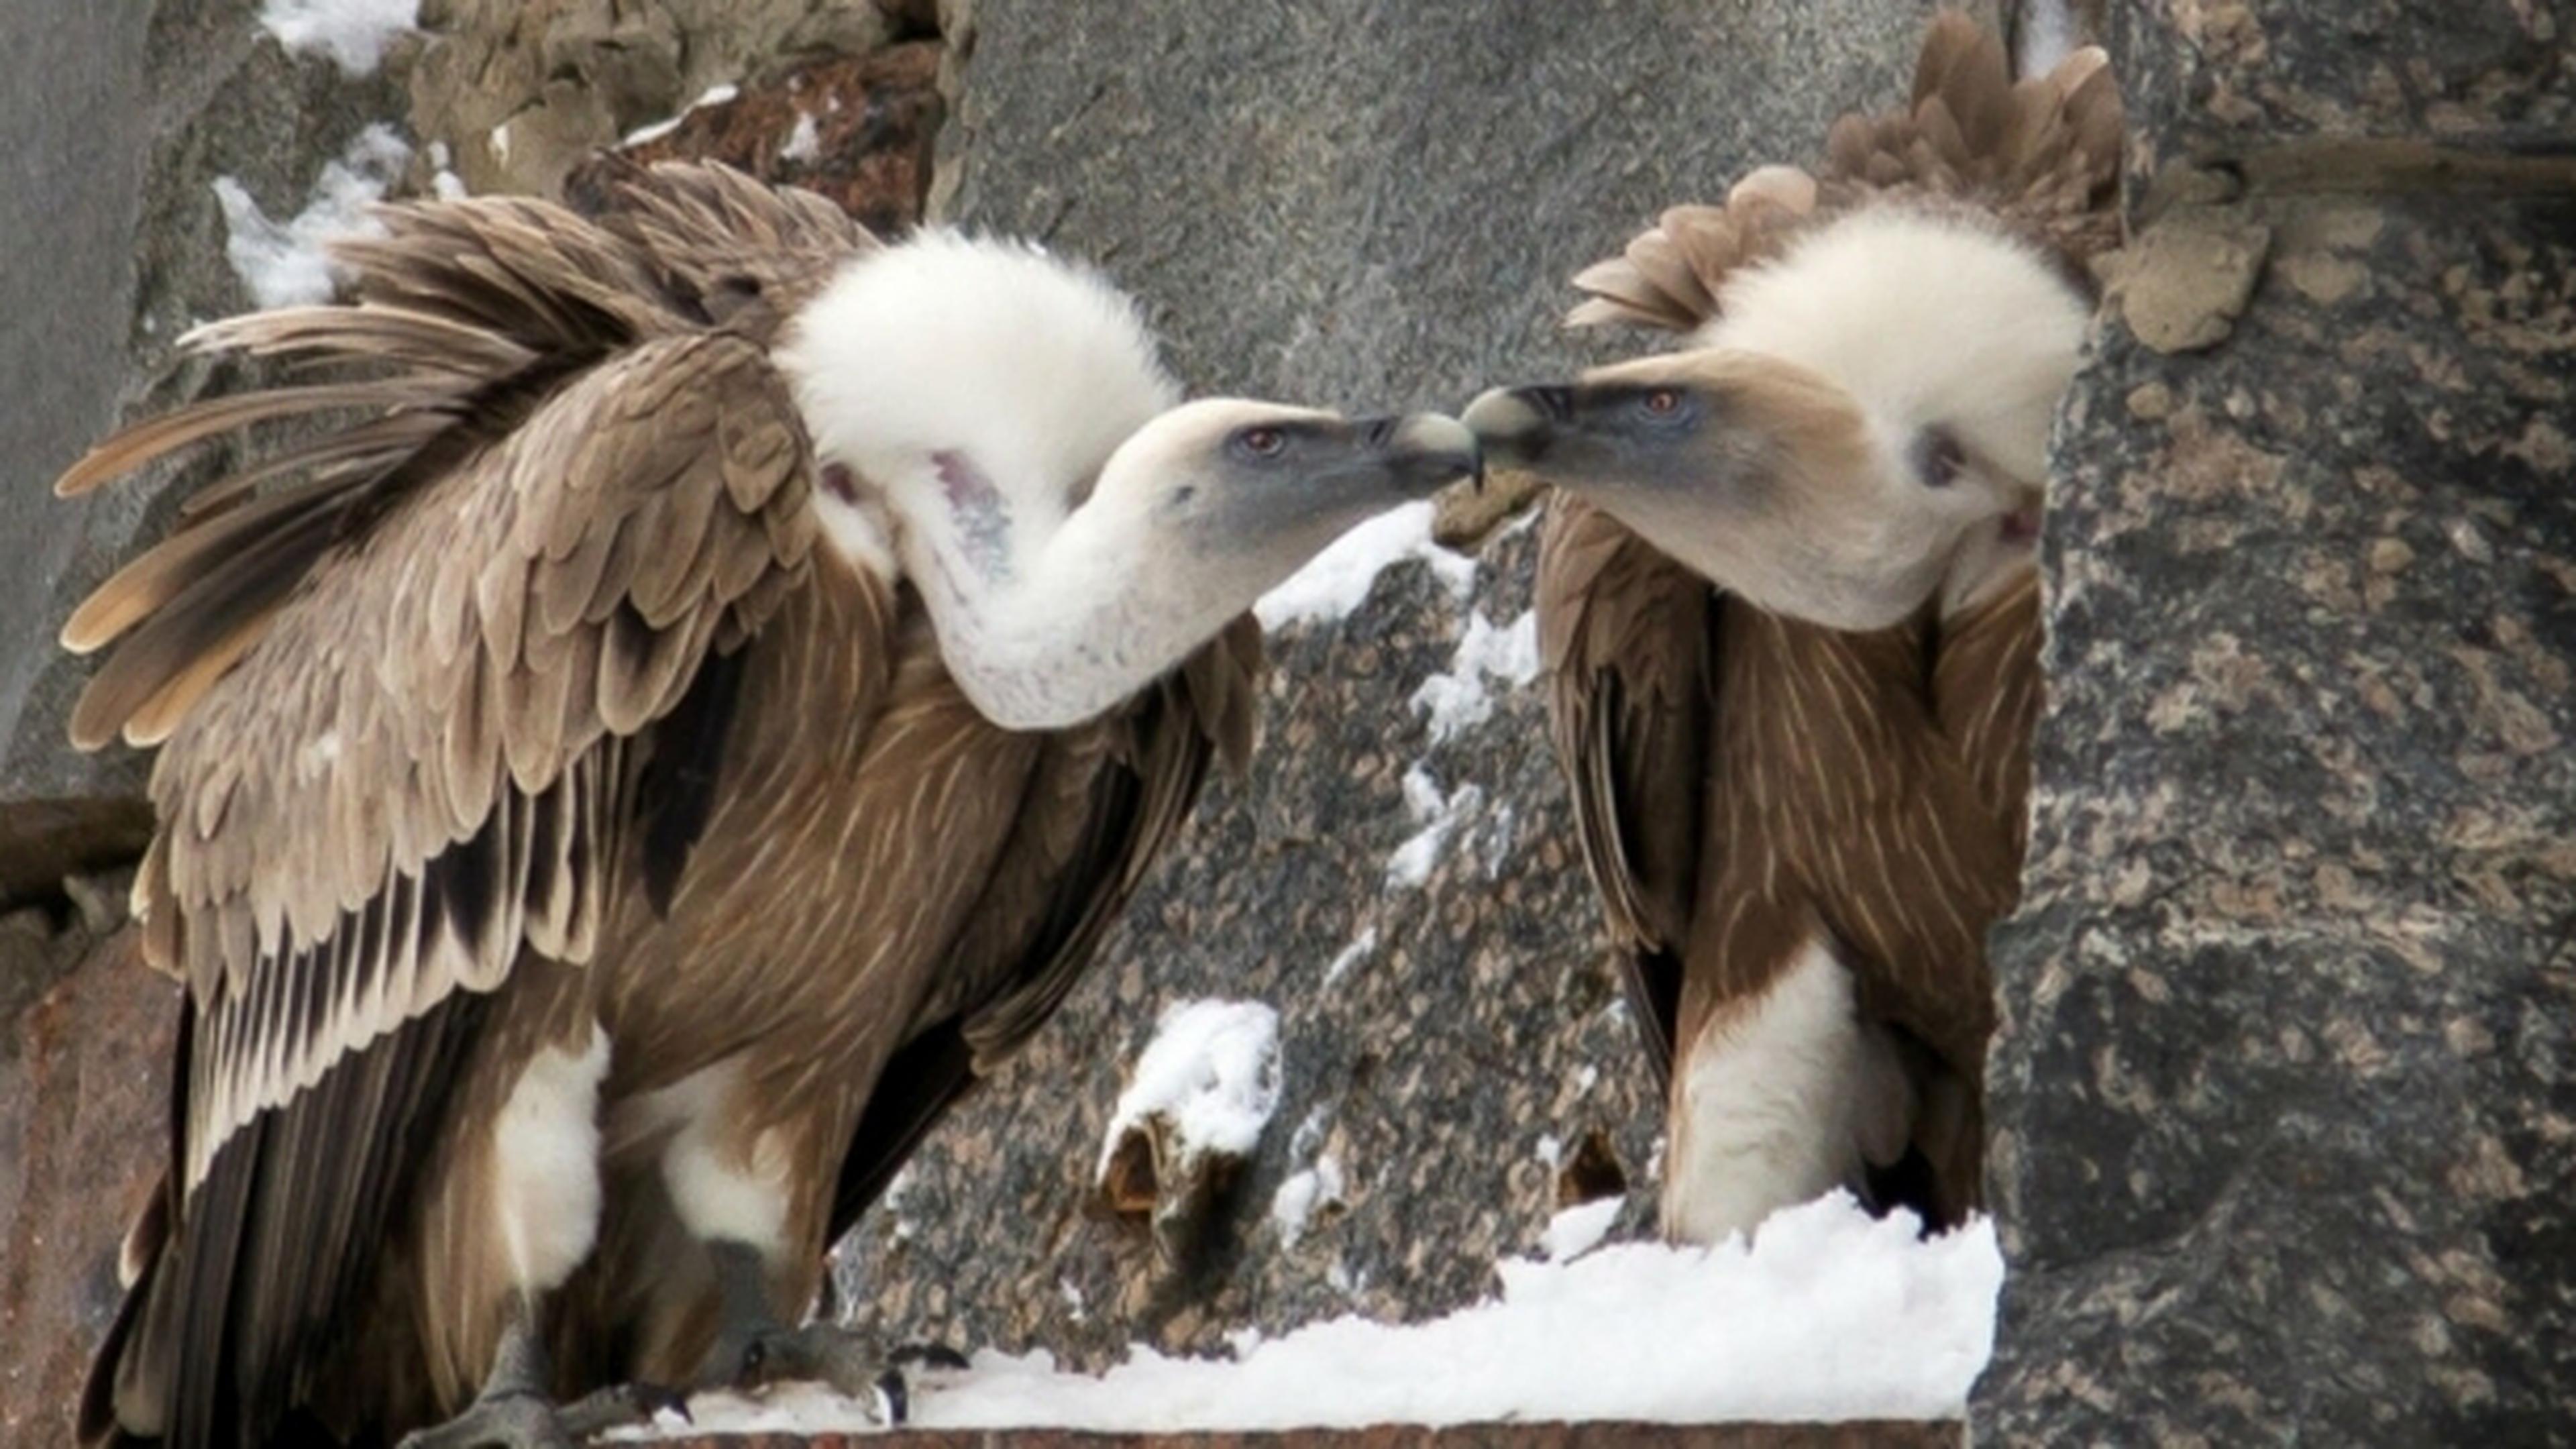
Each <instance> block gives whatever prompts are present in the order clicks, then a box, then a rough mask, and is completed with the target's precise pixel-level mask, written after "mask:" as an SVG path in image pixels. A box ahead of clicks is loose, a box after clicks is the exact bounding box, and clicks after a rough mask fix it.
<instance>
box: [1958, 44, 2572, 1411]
mask: <svg viewBox="0 0 2576 1449" xmlns="http://www.w3.org/2000/svg"><path fill="white" fill-rule="evenodd" d="M2222 8H2223V9H2225V10H2226V11H2228V12H2230V14H2231V16H2232V18H2231V19H2229V20H2228V21H2227V22H2226V24H2225V26H2224V27H2222V28H2221V29H2218V30H2212V29H2207V28H2199V27H2203V26H2216V25H2217V24H2218V22H2217V21H2216V20H2214V19H2211V18H2210V15H2211V14H2214V12H2215V11H2216V10H2217V9H2222ZM2521 14H2522V17H2523V18H2522V19H2521V20H2519V21H2518V20H2516V19H2515V18H2514V17H2513V16H2512V15H2509V14H2508V13H2507V8H2506V7H2491V8H2485V9H2478V10H2476V11H2475V13H2474V14H2472V13H2469V12H2467V11H2463V10H2462V9H2461V7H2455V6H2447V5H2442V6H2434V5H2405V6H2400V5H2369V6H2360V7H2352V8H2351V11H2350V13H2348V14H2343V15H2341V16H2340V18H2326V17H2323V16H2321V15H2318V14H2316V13H2314V12H2311V11H2309V10H2307V9H2306V8H2305V7H2293V6H2289V5H2254V6H2231V7H2204V14H2203V15H2202V16H2201V17H2200V18H2199V19H2198V20H2188V21H2187V20H2185V19H2182V18H2172V19H2168V18H2164V17H2161V16H2158V15H2153V14H2150V13H2148V12H2147V11H2145V10H2143V9H2140V8H2137V7H2127V8H2124V9H2123V10H2122V11H2121V12H2120V17H2119V19H2118V21H2117V22H2116V26H2115V31H2114V40H2115V43H2116V46H2117V49H2116V51H2115V56H2116V58H2117V60H2118V63H2119V64H2120V65H2121V67H2122V73H2123V74H2124V76H2129V77H2133V78H2134V79H2133V80H2132V83H2131V84H2132V91H2131V94H2132V95H2133V97H2135V99H2134V101H2133V114H2134V115H2136V116H2139V117H2142V118H2144V119H2145V120H2146V121H2147V126H2146V130H2145V136H2146V142H2147V146H2148V148H2149V157H2148V159H2149V162H2150V165H2151V167H2152V168H2153V170H2152V174H2151V175H2150V176H2148V177H2142V178H2141V179H2142V180H2147V181H2149V182H2150V183H2151V184H2149V185H2147V186H2144V187H2141V188H2140V191H2141V193H2142V194H2146V195H2150V196H2154V197H2157V198H2163V197H2167V196H2172V197H2178V198H2185V199H2181V200H2178V201H2176V202H2175V203H2174V204H2173V205H2170V206H2167V207H2165V208H2164V209H2163V210H2162V211H2160V212H2156V213H2153V215H2152V220H2151V222H2150V224H2149V226H2148V230H2147V231H2146V232H2145V234H2144V238H2142V239H2143V240H2146V241H2148V242H2149V243H2150V245H2148V246H2143V247H2141V248H2138V249H2136V250H2137V251H2139V252H2140V253H2142V254H2152V253H2155V252H2157V251H2159V250H2164V251H2171V250H2172V249H2171V248H2158V247H2156V246H2154V245H2153V244H2152V243H2153V241H2154V239H2156V238H2158V237H2159V236H2169V235H2172V234H2174V233H2176V232H2182V233H2186V234H2189V233H2195V232H2197V233H2203V234H2207V233H2210V232H2212V231H2230V230H2231V229H2232V234H2234V235H2236V236H2238V237H2240V238H2243V237H2248V236H2252V237H2260V238H2263V239H2264V240H2265V241H2267V242H2268V251H2267V252H2264V253H2258V254H2257V256H2256V257H2255V262H2256V263H2257V264H2258V265H2259V267H2260V276H2259V278H2258V279H2257V281H2256V284H2255V286H2254V288H2253V291H2252V293H2251V297H2250V303H2249V305H2247V306H2246V308H2245V310H2244V313H2243V315H2242V316H2241V317H2238V318H2236V319H2235V320H2234V321H2233V323H2232V324H2229V325H2223V326H2220V327H2218V328H2217V329H2216V333H2217V335H2216V336H2213V337H2209V338H2207V339H2205V341H2206V343H2207V345H2208V349H2209V350H2206V351H2188V350H2176V351H2173V352H2171V353H2164V352H2159V351H2156V350H2154V349H2152V348H2149V347H2147V346H2144V345H2141V342H2140V340H2139V334H2138V333H2137V332H2135V331H2133V330H2132V327H2131V326H2130V325H2124V324H2123V323H2121V322H2118V321H2116V320H2115V321H2113V322H2111V323H2110V324H2108V325H2107V326H2106V327H2105V329H2104V331H2103V334H2102V336H2101V340H2100V344H2099V354H2098V357H2097V359H2096V361H2095V362H2094V364H2093V366H2092V367H2091V369H2090V370H2089V371H2088V372H2087V374H2086V375H2085V376H2084V377H2082V378H2081V379H2080V380H2079V381H2078V383H2077V386H2076V396H2075V398H2074V401H2073V404H2072V406H2071V408H2070V411H2069V413H2068V415H2067V416H2066V417H2065V419H2064V420H2063V422H2062V424H2061V431H2060V433H2059V438H2058V451H2059V457H2060V460H2061V469H2062V471H2061V473H2060V486H2059V489H2058V492H2057V494H2056V495H2055V498H2054V500H2053V502H2052V505H2051V509H2052V512H2051V519H2050V524H2049V567H2050V573H2051V588H2052V592H2051V599H2052V610H2053V613H2052V621H2051V627H2052V640H2051V645H2050V655H2049V661H2048V662H2049V678H2050V688H2051V692H2052V705H2051V709H2050V713H2049V716H2048V718H2047V720H2046V722H2045V723H2044V725H2043V726H2042V730H2041V738H2040V748H2039V758H2038V781H2037V792H2036V803H2035V806H2034V811H2035V820H2034V831H2033V837H2032V852H2031V859H2030V862H2029V866H2028V872H2027V885H2028V895H2027V897H2026V900H2025V903H2024V906H2023V909H2022V913H2021V916H2020V918H2019V919H2018V920H2017V921H2015V922H2013V923H2012V924H2011V925H2009V926H2008V927H2007V928H2006V929H2005V930H2004V931H2003V932H2002V933H2001V936H2000V939H1999V941H1998V954H1997V958H1996V965H1997V974H1998V977H1999V979H2000V980H2001V982H2002V983H2003V989H2004V995H2005V1003H2004V1004H2005V1009H2006V1016H2007V1020H2008V1023H2009V1025H2008V1027H2007V1029H2006V1031H2005V1033H2004V1035H2003V1037H2002V1039H2001V1041H2000V1042H1999V1044H1998V1049H1997V1051H1996V1053H1995V1058H1994V1071H1995V1074H1996V1080H1995V1084H1994V1095H1995V1098H1996V1104H1997V1113H1996V1122H1997V1127H1998V1132H1999V1142H1998V1150H1999V1156H1998V1161H1997V1170H1996V1185H1997V1188H1998V1198H1999V1200H1998V1206H1997V1211H1998V1215H1999V1217H2000V1218H2001V1221H2002V1223H2003V1225H2004V1228H2005V1234H2006V1239H2005V1241H2006V1246H2007V1252H2008V1255H2009V1257H2010V1258H2011V1261H2012V1266H2013V1272H2012V1276H2011V1277H2010V1278H2009V1279H2008V1280H2007V1283H2006V1288H2005V1295H2006V1320H2005V1326H2004V1329H2003V1333H2002V1342H2001V1344H2000V1345H1999V1350H1998V1361H1997V1364H1996V1366H1995V1368H1994V1369H1993V1370H1992V1371H1990V1373H1989V1375H1988V1377H1987V1379H1986V1381H1985V1382H1984V1384H1983V1385H1981V1387H1980V1391H1979V1396H1980V1400H1981V1402H1980V1406H1979V1410H1978V1413H1979V1425H1980V1428H1981V1429H1982V1430H1985V1431H1987V1432H1988V1433H1989V1434H1990V1436H1991V1437H1993V1438H1996V1439H1998V1440H2002V1441H2005V1442H2014V1443H2067V1442H2124V1443H2125V1442H2139V1441H2142V1440H2147V1439H2153V1440H2155V1441H2157V1442H2215V1443H2227V1444H2243V1443H2264V1442H2286V1441H2288V1440H2290V1439H2293V1438H2300V1439H2305V1440H2308V1441H2311V1442H2314V1441H2318V1440H2324V1441H2330V1442H2337V1443H2374V1444H2434V1443H2443V1444H2459V1443H2497V1444H2502V1443H2514V1444H2524V1443H2539V1442H2548V1441H2551V1440H2552V1439H2553V1438H2555V1437H2556V1436H2560V1435H2563V1434H2565V1433H2566V1432H2568V1428H2567V1426H2568V1420H2567V1418H2566V1412H2567V1404H2568V1403H2569V1401H2570V1394H2571V1392H2576V1216H2571V1214H2570V1213H2569V1211H2568V1207H2567V1203H2568V1200H2569V1193H2570V1189H2571V1187H2576V1145H2571V1144H2576V937H2571V927H2576V754H2571V752H2570V749H2569V739H2570V735H2571V732H2576V688H2571V676H2576V492H2571V491H2570V489H2569V486H2568V481H2569V477H2570V473H2569V464H2570V460H2571V451H2570V444H2569V442H2568V430H2569V427H2570V423H2569V417H2570V408H2569V400H2570V390H2571V387H2576V334H2571V332H2570V331H2569V328H2568V319H2569V317H2570V316H2571V315H2576V245H2571V237H2572V236H2576V230H2571V228H2570V225H2569V223H2570V221H2571V220H2576V168H2571V167H2568V166H2567V165H2566V164H2565V163H2564V161H2563V159H2562V160H2561V161H2559V162H2557V163H2553V164H2533V163H2531V162H2530V161H2529V160H2528V158H2524V159H2516V158H2514V157H2512V156H2510V155H2508V154H2506V148H2507V145H2508V143H2510V142H2512V141H2513V140H2514V139H2515V138H2516V137H2517V136H2518V135H2520V134H2522V133H2523V131H2522V128H2524V127H2527V126H2532V125H2540V126H2544V127H2554V128H2556V130H2557V134H2558V136H2559V138H2560V140H2561V142H2562V144H2563V142H2564V139H2565V136H2566V131H2565V125H2566V122H2565V119H2564V118H2565V114H2566V108H2567V105H2568V103H2569V93H2568V90H2567V82H2566V80H2565V72H2564V70H2563V68H2562V69H2559V70H2557V71H2555V72H2554V75H2555V79H2546V80H2545V81H2544V79H2543V77H2544V72H2546V71H2547V67H2546V65H2544V64H2543V63H2542V62H2543V60H2544V59H2545V58H2546V57H2547V56H2549V55H2557V56H2561V57H2563V55H2564V51H2565V46H2566V44H2567V36H2566V34H2565V33H2564V31H2563V30H2562V31H2560V32H2558V33H2557V34H2556V36H2555V38H2554V40H2551V39H2546V38H2545V25H2544V24H2542V22H2544V21H2545V19H2546V17H2535V16H2534V14H2533V13H2532V12H2530V11H2528V10H2525V11H2523V12H2521ZM2558 23H2559V24H2560V25H2561V26H2563V25H2564V21H2563V19H2562V20H2561V21H2559V22H2558ZM2535 25H2540V26H2541V32H2542V33H2540V34H2536V33H2535V31H2534V29H2533V27H2534V26H2535ZM2362 35H2367V36H2370V37H2374V38H2373V39H2371V40H2370V41H2369V42H2368V44H2367V45H2366V46H2365V52H2366V53H2365V54H2362V55H2359V56H2356V55H2355V54H2354V53H2352V52H2351V51H2350V50H2349V49H2348V48H2347V47H2348V46H2350V45H2352V44H2355V43H2359V42H2357V41H2356V40H2355V37H2356V36H2362ZM2464 106H2465V107H2470V108H2471V109H2469V110H2464V109H2462V108H2463V107H2464ZM2472 121H2474V123H2475V124H2471V122H2472ZM2321 131H2322V132H2344V131H2369V132H2375V133H2378V134H2379V135H2380V136H2381V137H2383V138H2396V137H2404V138H2412V139H2415V140H2420V141H2426V142H2440V143H2442V144H2444V145H2448V146H2453V147H2457V148H2459V150H2460V152H2461V154H2460V155H2458V156H2457V157H2455V158H2453V159H2452V160H2450V161H2448V162H2447V163H2446V164H2448V165H2450V166H2451V167H2453V174H2454V175H2455V176H2459V175H2471V176H2477V177H2481V178H2483V179H2482V180H2479V181H2477V182H2475V183H2473V184H2470V185H2466V186H2458V185H2454V186H2448V187H2439V188H2434V187H2428V186H2427V184H2426V183H2427V180H2428V175H2427V172H2426V170H2425V169H2424V168H2423V167H2422V166H2421V165H2420V164H2418V156H2417V153H2414V152H2411V151H2408V150H2406V149H2404V148H2401V147H2395V146H2388V145H2379V146H2352V145H2348V144H2343V140H2342V138H2340V137H2334V136H2327V137H2322V138H2312V136H2311V133H2315V132H2321ZM2239 155H2250V156H2252V157H2254V158H2255V159H2254V160H2252V161H2250V162H2249V163H2248V164H2246V165H2245V167H2244V168H2243V173H2244V175H2245V177H2246V178H2247V180H2246V183H2245V185H2244V186H2243V187H2239V186H2238V184H2237V183H2236V182H2235V181H2234V180H2233V179H2231V178H2225V177H2224V176H2223V174H2222V179H2221V180H2220V181H2219V182H2218V183H2217V184H2215V185H2212V184H2210V182H2209V178H2208V177H2207V176H2206V175H2201V176H2197V177H2195V176H2193V175H2192V174H2190V173H2189V172H2188V167H2187V162H2188V160H2189V159H2190V158H2193V157H2204V158H2208V159H2210V160H2213V161H2219V160H2228V159H2232V158H2234V157H2236V156H2239ZM2188 250H2189V249H2188V248H2186V249H2184V251H2185V252H2188ZM2124 285H2126V283H2124ZM2132 320H2133V321H2134V319H2132Z"/></svg>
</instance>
